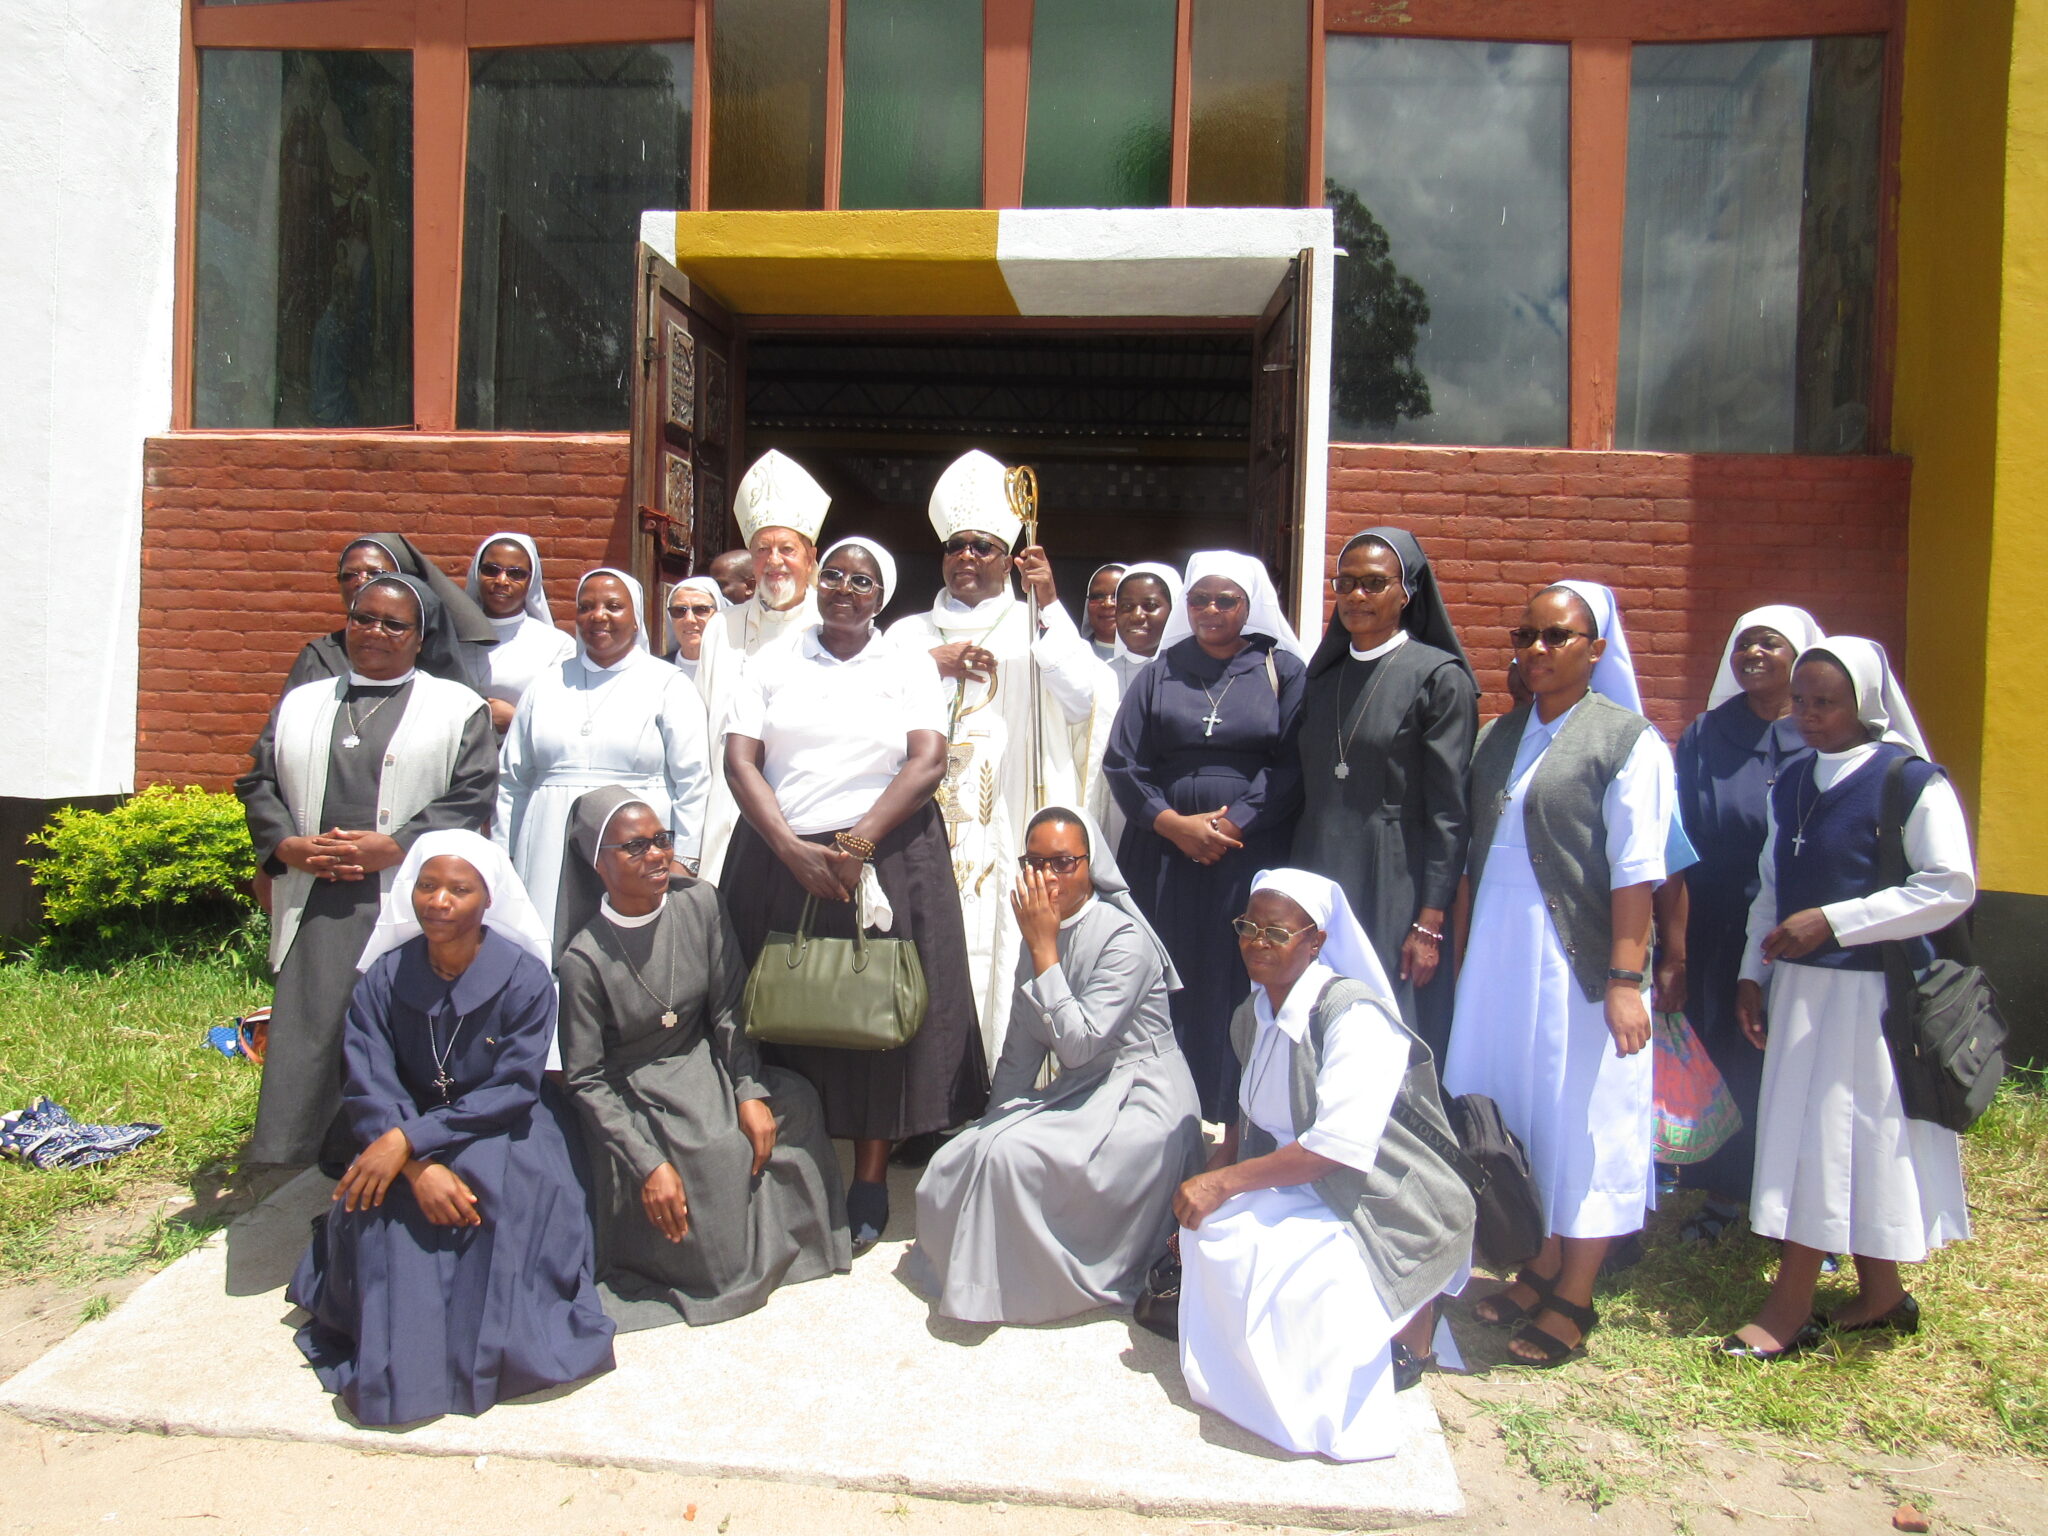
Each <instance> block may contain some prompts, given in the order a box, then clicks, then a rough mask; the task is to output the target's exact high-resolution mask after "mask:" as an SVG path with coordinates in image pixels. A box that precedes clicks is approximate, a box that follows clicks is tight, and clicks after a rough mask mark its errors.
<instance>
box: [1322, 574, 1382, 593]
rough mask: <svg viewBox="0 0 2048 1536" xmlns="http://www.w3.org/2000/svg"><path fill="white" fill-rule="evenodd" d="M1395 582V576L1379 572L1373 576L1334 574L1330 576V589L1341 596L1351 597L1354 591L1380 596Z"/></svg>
mask: <svg viewBox="0 0 2048 1536" xmlns="http://www.w3.org/2000/svg"><path fill="white" fill-rule="evenodd" d="M1393 584H1394V578H1393V577H1391V576H1381V575H1378V574H1374V575H1371V576H1332V577H1331V578H1330V590H1331V591H1332V592H1335V593H1336V594H1337V595H1338V596H1339V597H1349V596H1350V595H1351V594H1352V593H1354V592H1364V593H1367V594H1368V595H1370V596H1372V597H1378V596H1379V595H1380V594H1381V593H1382V592H1384V591H1386V590H1387V588H1389V587H1391V586H1392V585H1393Z"/></svg>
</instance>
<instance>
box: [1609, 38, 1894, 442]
mask: <svg viewBox="0 0 2048 1536" xmlns="http://www.w3.org/2000/svg"><path fill="white" fill-rule="evenodd" d="M1883 75H1884V45H1883V40H1882V39H1880V38H1868V37H1864V38H1830V39H1827V40H1825V41H1822V42H1819V43H1815V42H1808V41H1803V40H1797V39H1794V40H1789V41H1779V42H1765V43H1686V44H1659V45H1656V46H1643V47H1638V48H1637V49H1636V50H1635V56H1634V64H1633V66H1632V69H1631V77H1632V78H1631V85H1630V97H1629V145H1628V218H1627V236H1626V238H1627V244H1626V250H1625V259H1624V269H1623V275H1622V312H1621V367H1620V370H1619V375H1618V384H1619V389H1620V398H1619V401H1618V402H1617V404H1618V409H1617V412H1616V421H1615V438H1616V445H1617V446H1619V447H1623V448H1641V449H1660V450H1668V451H1681V452H1731V453H1767V452H1779V451H1788V450H1789V451H1797V452H1812V453H1854V452H1859V451H1861V450H1862V449H1863V448H1864V447H1865V445H1866V440H1867V437H1868V431H1869V427H1868V408H1869V396H1870V368H1871V331H1872V326H1873V321H1874V312H1875V311H1874V304H1875V294H1876V279H1877V214H1878V208H1877V203H1878V153H1879V151H1878V126H1879V118H1880V113H1881V110H1882V102H1883Z"/></svg>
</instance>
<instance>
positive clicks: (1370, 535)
mask: <svg viewBox="0 0 2048 1536" xmlns="http://www.w3.org/2000/svg"><path fill="white" fill-rule="evenodd" d="M1330 584H1331V586H1332V587H1333V588H1335V590H1336V594H1337V607H1336V611H1335V613H1334V614H1333V615H1332V617H1331V620H1330V626H1329V628H1328V629H1327V630H1326V631H1325V632H1324V634H1323V642H1322V644H1321V645H1320V646H1318V647H1317V648H1316V653H1315V655H1314V656H1313V657H1312V658H1311V659H1310V661H1309V664H1308V692H1307V698H1306V701H1305V703H1304V705H1303V709H1302V720H1301V737H1300V744H1301V769H1302V774H1301V781H1302V800H1303V806H1302V813H1301V821H1300V823H1299V824H1298V825H1297V827H1296V830H1295V834H1294V862H1295V864H1296V865H1297V866H1299V867H1300V868H1303V869H1307V870H1312V871H1314V872H1315V873H1316V874H1319V875H1323V876H1325V877H1326V878H1328V879H1331V880H1334V881H1336V882H1337V884H1338V885H1340V886H1341V887H1342V888H1343V890H1344V895H1345V898H1346V899H1347V900H1348V901H1349V902H1350V903H1351V906H1352V909H1353V910H1354V911H1355V912H1356V913H1357V915H1358V920H1359V923H1360V925H1361V926H1362V927H1363V928H1364V929H1365V931H1366V934H1367V935H1368V937H1370V938H1371V940H1372V946H1373V950H1374V952H1375V953H1376V954H1377V955H1378V956H1379V960H1380V964H1381V965H1383V966H1384V967H1386V972H1387V978H1388V980H1389V981H1390V982H1391V983H1392V984H1393V989H1394V996H1395V999H1396V1001H1397V1003H1398V1004H1399V1006H1400V1009H1401V1021H1402V1022H1403V1023H1404V1024H1406V1025H1407V1026H1408V1027H1409V1028H1410V1029H1412V1030H1414V1031H1415V1033H1416V1034H1418V1035H1419V1036H1421V1037H1422V1040H1423V1042H1424V1043H1425V1044H1427V1045H1428V1046H1429V1048H1430V1052H1431V1054H1433V1055H1434V1056H1435V1057H1436V1058H1437V1059H1438V1060H1439V1061H1441V1060H1442V1059H1443V1055H1444V1051H1445V1048H1446V1046H1447V1044H1448V1042H1449V1040H1450V1033H1451V994H1452V978H1451V977H1450V975H1449V974H1448V972H1447V971H1443V968H1442V961H1443V952H1444V934H1445V929H1444V916H1445V914H1446V913H1447V912H1448V911H1449V910H1450V907H1451V902H1452V899H1453V898H1454V897H1455V896H1456V894H1457V889H1458V877H1459V874H1460V873H1461V872H1462V871H1463V869H1464V867H1465V847H1466V841H1467V837H1468V831H1467V815H1466V803H1465V775H1466V769H1467V768H1468V766H1469V765H1470V763H1471V761H1472V743H1473V740H1474V738H1475V737H1476V735H1477V734H1478V730H1479V706H1478V688H1477V685H1476V684H1475V682H1474V680H1473V676H1472V666H1471V663H1469V662H1468V661H1467V660H1466V659H1465V652H1464V649H1463V647H1461V646H1460V645H1459V644H1458V636H1457V632H1456V631H1455V630H1454V629H1453V628H1452V627H1451V616H1450V613H1449V611H1448V610H1447V609H1446V608H1445V606H1444V600H1443V594H1442V593H1441V592H1440V591H1439V590H1438V589H1437V584H1436V574H1435V572H1433V571H1432V570H1431V569H1430V566H1429V561H1428V559H1427V558H1426V557H1425V556H1424V555H1423V553H1422V546H1421V545H1420V544H1418V543H1416V541H1415V538H1414V536H1413V535H1412V534H1409V533H1407V532H1405V531H1404V530H1402V529H1399V528H1368V529H1367V530H1366V531H1365V532H1363V533H1361V534H1359V535H1358V536H1357V537H1356V538H1354V539H1352V540H1351V541H1350V542H1349V543H1348V544H1346V545H1345V546H1344V549H1343V553H1342V554H1340V555H1339V556H1338V560H1337V574H1336V575H1335V576H1333V577H1332V578H1331V579H1330ZM1440 971H1441V972H1442V974H1440Z"/></svg>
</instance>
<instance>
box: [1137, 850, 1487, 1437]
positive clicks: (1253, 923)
mask: <svg viewBox="0 0 2048 1536" xmlns="http://www.w3.org/2000/svg"><path fill="white" fill-rule="evenodd" d="M1236 927H1237V931H1238V935H1239V938H1238V943H1239V947H1240V948H1241V949H1242V951H1243V954H1244V963H1245V967H1246V969H1247V970H1248V971H1249V972H1250V973H1251V977H1252V992H1251V996H1250V997H1249V998H1247V999H1246V1000H1245V1003H1244V1005H1243V1006H1242V1007H1240V1008H1239V1009H1238V1011H1237V1016H1236V1017H1235V1018H1234V1019H1233V1020H1232V1021H1231V1041H1232V1044H1233V1045H1234V1046H1235V1047H1236V1049H1237V1051H1238V1053H1239V1056H1240V1059H1241V1060H1242V1061H1243V1062H1244V1079H1243V1085H1242V1087H1241V1089H1240V1090H1239V1095H1238V1110H1239V1118H1238V1119H1237V1120H1236V1121H1235V1123H1233V1124H1232V1126H1231V1129H1230V1132H1229V1134H1228V1136H1227V1138H1226V1139H1225V1142H1224V1145H1223V1147H1222V1148H1221V1149H1220V1150H1219V1152H1218V1153H1217V1155H1216V1156H1215V1157H1214V1158H1213V1159H1212V1160H1211V1166H1210V1168H1209V1171H1208V1172H1206V1173H1202V1174H1198V1175H1197V1176H1196V1177H1194V1178H1192V1179H1190V1180H1189V1181H1188V1182H1187V1183H1186V1184H1184V1185H1182V1186H1181V1190H1180V1193H1179V1195H1178V1196H1177V1197H1176V1198H1175V1201H1174V1210H1175V1213H1176V1214H1177V1215H1178V1216H1179V1218H1180V1222H1181V1226H1182V1231H1181V1234H1180V1252H1181V1263H1182V1274H1181V1297H1180V1358H1181V1371H1182V1374H1183V1375H1184V1376H1185V1377H1186V1379H1187V1384H1188V1392H1189V1394H1190V1395H1191V1396H1192V1397H1193V1398H1194V1400H1195V1401H1196V1402H1197V1403H1199V1404H1201V1405H1202V1406H1203V1407H1206V1408H1213V1409H1214V1410H1215V1411H1216V1412H1218V1413H1221V1414H1223V1415H1224V1416H1225V1417H1226V1418H1229V1419H1230V1420H1232V1421H1233V1422H1235V1423H1238V1424H1241V1425H1243V1426H1244V1427H1245V1428H1246V1429H1249V1430H1252V1431H1253V1432H1254V1433H1256V1434H1259V1435H1262V1436H1264V1437H1265V1438H1266V1439H1268V1440H1270V1441H1272V1442H1273V1443H1274V1444H1275V1445H1278V1446H1280V1447H1281V1448H1282V1449H1284V1450H1289V1451H1297V1452H1304V1453H1314V1454H1319V1455H1323V1456H1329V1457H1332V1458H1334V1459H1336V1460H1339V1461H1363V1460H1368V1459H1371V1458H1375V1457H1381V1456H1391V1455H1393V1454H1394V1452H1395V1451H1396V1449H1398V1447H1399V1444H1400V1440H1401V1425H1400V1422H1399V1415H1398V1414H1397V1413H1396V1412H1395V1411H1394V1393H1395V1392H1397V1391H1399V1390H1401V1389H1402V1388H1403V1387H1406V1386H1410V1385H1413V1383H1414V1381H1415V1380H1416V1379H1418V1378H1419V1377H1420V1374H1421V1366H1422V1364H1423V1363H1424V1362H1425V1361H1426V1360H1427V1358H1428V1355H1429V1353H1430V1351H1429V1337H1430V1333H1431V1322H1432V1309H1431V1306H1430V1303H1431V1302H1432V1301H1434V1300H1435V1298H1436V1297H1437V1296H1438V1295H1439V1294H1441V1293H1443V1292H1446V1291H1457V1290H1460V1289H1462V1288H1463V1287H1464V1283H1465V1279H1466V1277H1467V1276H1468V1275H1469V1274H1470V1272H1471V1254H1472V1229H1473V1204H1472V1196H1471V1193H1470V1191H1469V1190H1468V1189H1467V1188H1466V1186H1465V1183H1464V1181H1463V1180H1462V1179H1461V1178H1460V1177H1459V1176H1458V1175H1457V1173H1456V1172H1454V1171H1453V1170H1452V1169H1451V1168H1450V1166H1449V1165H1448V1164H1446V1163H1445V1162H1444V1161H1443V1159H1442V1158H1441V1157H1440V1156H1439V1155H1438V1154H1437V1153H1436V1152H1434V1151H1433V1150H1431V1148H1430V1146H1429V1144H1428V1142H1427V1141H1426V1140H1425V1139H1424V1138H1423V1137H1422V1136H1419V1135H1418V1134H1417V1133H1416V1129H1415V1127H1416V1126H1417V1125H1418V1124H1420V1125H1423V1126H1426V1127H1427V1128H1428V1129H1429V1130H1430V1131H1431V1132H1432V1133H1433V1134H1434V1135H1435V1136H1436V1137H1438V1138H1441V1139H1442V1140H1444V1141H1449V1140H1450V1139H1451V1133H1450V1127H1449V1125H1448V1123H1447V1122H1446V1121H1445V1118H1444V1112H1443V1105H1442V1102H1441V1099H1440V1098H1439V1096H1438V1092H1437V1081H1436V1063H1435V1061H1434V1060H1433V1059H1432V1058H1431V1056H1430V1053H1429V1048H1428V1047H1427V1046H1426V1045H1424V1044H1423V1043H1422V1042H1421V1041H1420V1040H1419V1039H1417V1038H1416V1037H1415V1035H1413V1034H1412V1033H1411V1032H1410V1031H1409V1030H1408V1029H1407V1027H1406V1026H1405V1025H1403V1024H1402V1022H1401V1015H1400V1012H1399V1010H1398V1008H1397V1006H1396V1003H1395V999H1394V992H1393V988H1392V987H1391V986H1389V985H1388V983H1387V978H1386V973H1385V971H1384V970H1382V969H1381V966H1380V962H1379V957H1378V956H1377V955H1376V954H1375V953H1374V951H1373V947H1372V942H1371V940H1370V939H1368V938H1367V937H1366V934H1365V931H1364V929H1363V928H1361V927H1360V926H1359V923H1358V919H1357V918H1356V917H1355V916H1354V915H1353V914H1352V911H1351V906H1350V903H1349V902H1347V901H1346V900H1345V898H1344V892H1343V889H1342V887H1340V886H1338V885H1337V884H1336V883H1335V882H1334V881H1331V880H1327V879H1325V878H1323V877H1322V876H1321V875H1313V874H1310V873H1309V872H1308V871H1306V870H1300V869H1273V870H1266V871H1264V872H1262V873H1261V874H1260V875H1259V877H1258V878H1257V880H1256V881H1254V882H1253V885H1252V894H1251V899H1250V901H1249V903H1248V904H1247V907H1246V910H1245V912H1244V915H1243V916H1241V917H1239V918H1238V919H1237V920H1236Z"/></svg>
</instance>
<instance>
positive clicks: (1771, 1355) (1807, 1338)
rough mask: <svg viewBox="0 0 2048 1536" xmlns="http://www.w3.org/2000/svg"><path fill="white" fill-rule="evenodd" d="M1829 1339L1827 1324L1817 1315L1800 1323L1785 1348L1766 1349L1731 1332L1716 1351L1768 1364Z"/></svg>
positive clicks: (1788, 1357) (1787, 1357) (1737, 1358)
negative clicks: (1746, 1342) (1746, 1341)
mask: <svg viewBox="0 0 2048 1536" xmlns="http://www.w3.org/2000/svg"><path fill="white" fill-rule="evenodd" d="M1826 1339H1827V1328H1826V1325H1825V1324H1824V1323H1823V1322H1822V1321H1821V1320H1820V1319H1819V1318H1817V1317H1810V1318H1808V1319H1807V1320H1806V1321H1805V1322H1804V1323H1801V1324H1800V1325H1799V1331H1798V1332H1797V1333H1795V1334H1793V1335H1792V1337H1791V1338H1790V1339H1788V1340H1786V1341H1785V1347H1784V1348H1783V1349H1764V1348H1763V1347H1761V1346H1760V1345H1756V1344H1745V1343H1744V1342H1743V1341H1742V1339H1741V1338H1740V1337H1739V1336H1738V1335H1736V1334H1732V1333H1731V1334H1729V1335H1728V1337H1727V1338H1725V1339H1723V1340H1722V1341H1721V1342H1720V1343H1719V1344H1718V1345H1716V1346H1715V1352H1716V1353H1717V1354H1720V1355H1724V1356H1726V1357H1727V1358H1728V1359H1730V1360H1755V1361H1757V1362H1758V1363H1759V1364H1762V1365H1768V1364H1770V1363H1771V1362H1772V1361H1773V1360H1790V1359H1791V1358H1792V1357H1793V1356H1794V1355H1803V1354H1805V1353H1806V1352H1807V1351H1808V1350H1811V1349H1818V1348H1819V1347H1820V1345H1821V1344H1822V1343H1824V1342H1825V1341H1826Z"/></svg>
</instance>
